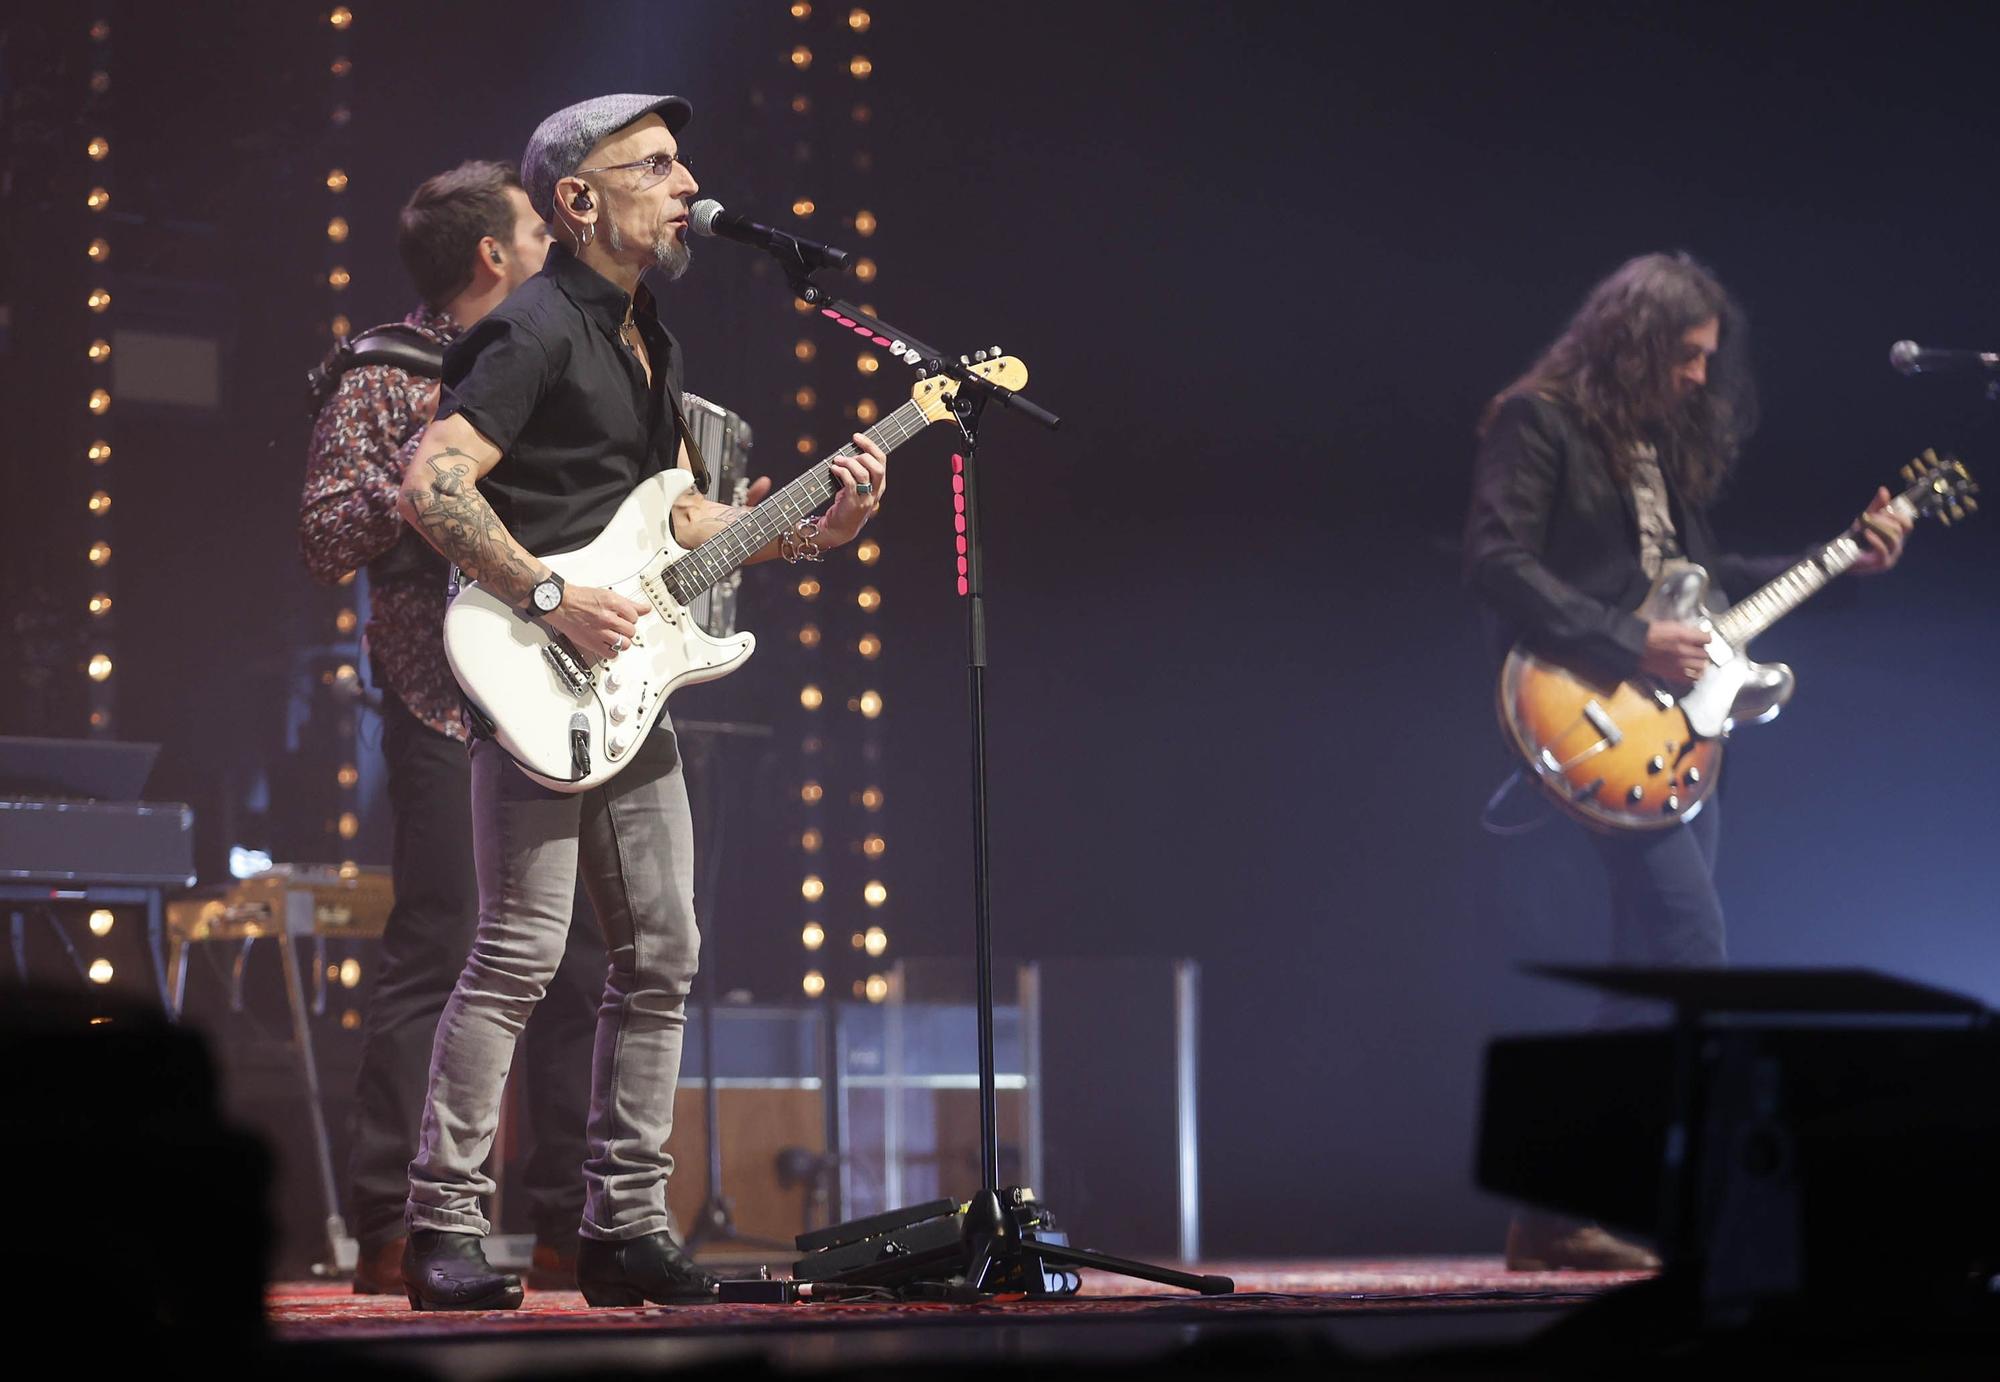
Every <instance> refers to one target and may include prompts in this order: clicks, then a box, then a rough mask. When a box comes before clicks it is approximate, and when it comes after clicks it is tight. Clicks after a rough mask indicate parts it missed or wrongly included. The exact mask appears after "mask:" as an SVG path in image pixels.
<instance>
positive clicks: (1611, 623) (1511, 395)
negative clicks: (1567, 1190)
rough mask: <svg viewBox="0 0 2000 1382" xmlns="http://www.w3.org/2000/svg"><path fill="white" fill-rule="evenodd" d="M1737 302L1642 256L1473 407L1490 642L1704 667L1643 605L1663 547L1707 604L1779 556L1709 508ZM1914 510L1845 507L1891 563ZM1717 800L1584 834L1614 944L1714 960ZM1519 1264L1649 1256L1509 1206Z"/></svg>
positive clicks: (1739, 426) (1656, 667) (1475, 538)
mask: <svg viewBox="0 0 2000 1382" xmlns="http://www.w3.org/2000/svg"><path fill="white" fill-rule="evenodd" d="M1746 346H1747V341H1746V339H1745V331H1744V319H1743V314H1742V313H1741V311H1740V310H1739V309H1738V308H1737V306H1736V304H1735V303H1734V301H1733V300H1732V299H1731V298H1730V295H1729V294H1728V293H1727V292H1726V291H1725V290H1724V289H1723V286H1722V285H1721V284H1720V283H1719V282H1717V281H1716V279H1715V277H1714V275H1713V274H1711V273H1710V272H1708V270H1706V269H1704V268H1703V267H1702V266H1701V265H1699V264H1697V263H1696V262H1695V261H1694V260H1692V259H1690V258H1689V257H1688V256H1686V255H1684V254H1648V255H1643V256H1641V257H1639V258H1636V259H1633V260H1631V261H1629V262H1627V263H1625V264H1623V265H1621V266H1620V267H1619V268H1618V269H1617V270H1616V272H1614V273H1612V274H1611V276H1610V277H1608V278H1606V279H1605V280H1604V281H1603V282H1601V283H1599V284H1598V285H1597V286H1596V287H1595V288H1593V289H1591V291H1590V294H1589V296H1587V297H1586V298H1585V299H1584V302H1583V306H1582V307H1581V308H1579V309H1578V311H1577V313H1576V315H1575V317H1574V318H1572V319H1571V321H1570V323H1569V325H1568V327H1567V328H1566V329H1565V330H1564V331H1563V333H1562V335H1560V336H1559V337H1557V338H1556V340H1555V341H1554V343H1552V344H1551V345H1550V346H1549V347H1548V348H1547V349H1546V350H1544V351H1543V352H1542V354H1541V357H1540V358H1539V359H1537V360H1536V361H1535V363H1534V364H1533V365H1532V366H1530V367H1529V369H1528V371H1527V373H1526V374H1524V375H1522V376H1521V377H1520V378H1519V379H1517V380H1515V381H1514V382H1513V383H1512V384H1510V385H1508V386H1507V387H1506V388H1505V389H1503V390H1501V391H1500V393H1499V394H1497V395H1496V396H1495V397H1494V398H1493V400H1492V402H1491V403H1490V404H1489V405H1488V407H1487V409H1486V413H1485V416H1484V418H1483V419H1482V421H1481V425H1480V440H1479V451H1478V459H1477V462H1476V464H1475V467H1474V474H1473V483H1472V503H1471V511H1470V514H1469V516H1468V518H1467V521H1466V529H1465V573H1466V578H1467V580H1468V582H1469V583H1470V584H1471V586H1472V588H1473V589H1474V590H1475V591H1476V592H1477V593H1478V595H1479V597H1480V600H1481V602H1482V603H1483V605H1484V607H1485V614H1486V615H1487V619H1488V625H1489V630H1490V632H1491V634H1492V635H1493V638H1494V643H1495V646H1496V648H1497V649H1498V651H1500V652H1502V653H1504V652H1505V651H1506V649H1507V648H1509V647H1510V646H1512V645H1513V644H1515V643H1516V642H1525V643H1526V644H1527V646H1529V647H1530V648H1532V649H1533V650H1535V651H1536V652H1537V653H1539V654H1540V655H1541V656H1543V657H1546V658H1549V659H1552V660H1554V661H1557V662H1560V663H1564V664H1566V665H1569V666H1572V667H1576V668H1578V669H1581V670H1586V671H1588V672H1589V673H1591V674H1592V675H1593V676H1597V677H1601V678H1603V679H1605V680H1607V681H1611V682H1619V681H1625V680H1628V679H1633V678H1640V677H1643V678H1648V679H1650V680H1651V681H1652V682H1655V683H1657V684H1658V685H1660V686H1662V687H1664V688H1666V689H1668V690H1669V691H1672V692H1675V693H1678V692H1681V691H1685V690H1686V689H1687V688H1688V687H1689V686H1691V685H1692V684H1693V683H1694V682H1695V680H1696V679H1697V678H1699V677H1700V675H1701V674H1702V670H1703V668H1704V667H1705V666H1706V665H1707V660H1708V653H1707V643H1708V635H1707V634H1706V633H1704V632H1703V631H1702V630H1701V629H1699V628H1698V627H1696V626H1695V625H1693V624H1688V623H1680V622H1674V621H1667V620H1658V621H1651V622H1649V621H1647V620H1645V619H1642V618H1640V617H1638V615H1636V614H1635V613H1633V611H1634V610H1636V609H1637V608H1638V607H1639V606H1640V604H1641V602H1642V600H1643V599H1644V597H1645V596H1646V594H1647V591H1648V589H1649V587H1650V585H1651V583H1652V581H1653V579H1654V578H1655V577H1656V576H1658V575H1659V574H1660V571H1661V569H1662V567H1663V565H1664V564H1665V563H1667V562H1670V561H1687V562H1692V563H1695V564H1697V565H1700V566H1703V567H1705V568H1707V570H1708V573H1709V575H1710V577H1711V580H1712V585H1711V587H1710V593H1709V601H1710V606H1711V608H1716V609H1719V608H1721V607H1722V606H1724V605H1726V603H1727V599H1728V594H1727V593H1728V592H1733V593H1735V594H1737V595H1742V594H1744V593H1747V592H1748V591H1750V590H1752V589H1754V588H1756V587H1757V586H1759V585H1762V584H1763V583H1764V582H1765V581H1767V580H1769V579H1771V578H1772V577H1774V576H1776V575H1777V574H1778V572H1779V571H1781V570H1782V569H1783V568H1784V567H1785V566H1786V565H1788V564H1789V562H1790V561H1791V558H1789V557H1774V558H1749V557H1744V556H1741V555H1739V554H1736V553H1732V552H1729V551H1726V550H1724V549H1723V548H1722V547H1721V546H1720V544H1719V543H1718V542H1717V540H1716V536H1715V533H1714V531H1713V529H1712V528H1711V527H1710V523H1709V509H1710V507H1711V505H1712V504H1713V503H1714V501H1715V499H1716V497H1717V495H1718V494H1719V492H1720V491H1721V489H1722V486H1723V482H1724V481H1725V480H1726V479H1727V478H1728V475H1729V472H1730V468H1731V467H1732V466H1733V465H1734V463H1735V461H1736V459H1737V455H1738V452H1739V451H1740V450H1741V448H1742V445H1743V443H1744V441H1745V440H1746V439H1747V438H1748V437H1749V436H1750V434H1751V432H1752V431H1753V430H1754V429H1755V427H1756V423H1757V405H1756V394H1755V390H1754V387H1753V385H1752V382H1751V377H1750V373H1749V367H1748V360H1747V351H1746ZM1909 528H1910V523H1909V520H1908V519H1907V518H1903V517H1901V516H1899V515H1898V514H1896V513H1895V512H1893V511H1891V509H1890V496H1889V492H1888V491H1887V490H1886V489H1885V490H1881V491H1879V492H1878V493H1877V494H1876V495H1875V497H1874V499H1873V500H1872V501H1871V502H1870V503H1869V505H1868V510H1867V512H1866V513H1865V514H1864V515H1863V517H1862V519H1861V520H1859V521H1858V523H1857V528H1856V531H1857V532H1858V533H1860V534H1862V535H1864V536H1865V540H1866V542H1867V544H1868V551H1867V552H1866V553H1864V555H1863V557H1862V559H1861V561H1860V562H1859V563H1858V564H1857V565H1856V567H1855V568H1854V569H1856V570H1861V571H1884V570H1887V569H1888V568H1889V567H1891V566H1893V565H1895V563H1896V560H1897V558H1898V557H1899V556H1900V555H1901V552H1902V544H1903V538H1904V536H1905V535H1906V534H1907V533H1908V531H1909ZM1720 829H1721V819H1720V812H1719V811H1718V810H1717V807H1716V803H1715V801H1714V800H1713V798H1711V799H1710V800H1709V801H1708V802H1707V804H1706V807H1705V809H1703V810H1702V811H1700V812H1698V813H1697V814H1696V815H1695V816H1694V817H1693V818H1692V819H1688V820H1686V821H1684V822H1681V823H1678V824H1675V825H1672V826H1670V827H1668V828H1666V829H1658V830H1647V831H1643V832H1626V833H1622V834H1608V833H1599V832H1591V839H1592V843H1593V845H1594V846H1595V849H1596V853H1597V856H1598V858H1599V859H1600V860H1601V861H1602V863H1603V865H1604V869H1605V873H1606V876H1607V878H1608V880H1609V883H1610V890H1611V912H1612V915H1611V953H1612V957H1613V959H1614V961H1615V962H1617V963H1620V964H1631V965H1650V966H1658V965H1719V964H1721V963H1723V960H1724V947H1723V914H1722V903H1721V900H1720V899H1719V898H1718V897H1717V895H1716V891H1715V881H1714V863H1715V854H1716V846H1717V841H1718V834H1719V831H1720ZM1508 1258H1509V1262H1510V1265H1514V1266H1518V1267H1524V1268H1528V1267H1535V1266H1544V1265H1546V1266H1576V1267H1607V1268H1618V1267H1636V1266H1644V1265H1646V1264H1647V1263H1649V1262H1650V1261H1651V1258H1650V1255H1649V1254H1645V1253H1643V1252H1642V1251H1640V1250H1639V1249H1637V1248H1636V1247H1634V1246H1633V1245H1630V1244H1625V1243H1622V1242H1620V1241H1619V1240H1617V1239H1614V1238H1612V1237H1611V1236H1610V1235H1608V1234H1605V1233H1604V1232H1603V1231H1602V1230H1601V1229H1597V1228H1595V1227H1591V1226H1576V1225H1568V1224H1561V1223H1557V1222H1554V1221H1543V1220H1540V1219H1528V1218H1526V1217H1525V1216H1524V1217H1523V1218H1520V1219H1517V1220H1516V1222H1515V1225H1514V1229H1513V1231H1511V1232H1510V1234H1509V1237H1508Z"/></svg>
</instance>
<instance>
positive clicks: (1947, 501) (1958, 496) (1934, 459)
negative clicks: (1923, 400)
mask: <svg viewBox="0 0 2000 1382" xmlns="http://www.w3.org/2000/svg"><path fill="white" fill-rule="evenodd" d="M1903 479H1904V480H1905V481H1906V482H1907V483H1908V485H1909V488H1908V489H1906V490H1904V491H1903V492H1902V494H1901V495H1899V496H1898V498H1900V499H1901V500H1902V501H1903V502H1904V503H1906V504H1908V505H1909V506H1910V507H1911V508H1912V509H1914V510H1916V515H1917V517H1919V518H1925V517H1935V518H1936V519H1937V520H1938V522H1940V523H1942V524H1944V525H1945V526H1946V527H1950V526H1951V525H1952V524H1953V523H1954V522H1957V521H1959V520H1961V519H1963V518H1964V517H1965V516H1966V515H1967V514H1973V513H1977V512H1979V502H1978V501H1977V500H1975V499H1974V498H1973V497H1972V496H1973V495H1975V494H1977V493H1979V485H1978V484H1977V482H1975V481H1974V480H1973V478H1972V475H1971V473H1970V472H1968V471H1967V470H1966V468H1965V463H1964V462H1963V461H1961V460H1959V459H1958V458H1957V457H1955V456H1946V457H1943V458H1942V459H1940V458H1939V456H1938V454H1937V453H1936V452H1935V451H1932V450H1930V449H1929V448H1928V447H1926V448H1925V450H1924V454H1923V455H1921V456H1918V457H1917V458H1916V459H1915V460H1913V461H1911V462H1910V463H1909V464H1908V465H1906V466H1904V467H1903Z"/></svg>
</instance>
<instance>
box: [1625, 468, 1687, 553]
mask: <svg viewBox="0 0 2000 1382" xmlns="http://www.w3.org/2000/svg"><path fill="white" fill-rule="evenodd" d="M1632 507H1633V509H1634V510H1635V511H1636V512H1637V514H1638V516H1639V565H1640V566H1641V567H1643V568H1645V572H1646V574H1647V575H1648V576H1653V577H1657V576H1658V575H1659V574H1660V572H1661V570H1662V569H1664V568H1665V566H1666V564H1667V563H1668V562H1670V561H1674V560H1677V559H1678V558H1679V557H1680V555H1681V539H1680V534H1679V533H1678V532H1676V531H1675V530H1674V515H1673V510H1672V509H1671V508H1669V507H1668V506H1667V480H1666V476H1664V475H1662V474H1661V473H1660V450H1659V448H1658V447H1656V446H1654V445H1653V444H1652V443H1651V442H1641V443H1640V444H1639V445H1638V446H1636V447H1634V448H1633V449H1632Z"/></svg>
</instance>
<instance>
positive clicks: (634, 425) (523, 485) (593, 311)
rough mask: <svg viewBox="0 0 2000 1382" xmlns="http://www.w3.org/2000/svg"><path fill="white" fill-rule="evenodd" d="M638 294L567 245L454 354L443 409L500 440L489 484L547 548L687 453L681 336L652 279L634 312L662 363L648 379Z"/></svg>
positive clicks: (503, 515)
mask: <svg viewBox="0 0 2000 1382" xmlns="http://www.w3.org/2000/svg"><path fill="white" fill-rule="evenodd" d="M626 305H627V299H626V296H625V292H624V290H623V289H622V288H620V287H619V286H618V285H617V284H615V283H613V282H612V281H611V280H610V279H608V278H606V277H604V276H603V275H602V274H600V273H598V272H597V271H596V270H595V269H592V268H590V267H588V266H587V265H585V264H584V263H582V262H581V261H580V260H578V259H577V258H576V257H575V256H574V255H572V254H571V253H569V251H567V250H565V249H564V248H563V247H562V246H561V245H556V246H553V247H552V248H551V249H550V250H549V258H548V263H547V264H546V265H544V266H543V268H542V271H541V272H540V273H538V274H536V275H535V276H534V277H533V278H531V279H529V280H528V281H527V282H526V283H524V284H522V285H521V286H520V287H519V288H517V289H515V290H514V292H513V293H512V294H511V295H510V296H509V297H508V298H507V300H506V301H505V302H503V303H501V304H500V306H498V307H496V308H494V309H493V311H492V312H490V313H488V314H487V315H486V316H485V317H482V318H481V319H480V320H479V321H478V322H477V323H475V324H474V325H473V326H472V328H471V329H470V330H468V331H467V332H466V333H465V334H464V335H463V336H461V337H459V339H458V340H457V341H456V342H455V343H454V344H453V345H452V347H451V348H450V349H449V350H448V351H446V352H445V359H444V384H443V388H442V391H441V394H440V397H439V401H438V416H439V417H440V418H445V417H450V416H451V415H452V414H454V413H457V414H460V415H462V416H463V417H464V418H465V420H466V421H467V422H469V423H471V424H472V425H473V427H475V428H477V429H478V431H479V434H480V435H481V436H483V437H485V438H486V439H487V440H488V441H490V442H492V443H493V444H494V445H495V446H496V447H498V448H499V449H500V451H501V458H500V462H499V464H497V465H495V466H494V467H493V469H492V470H490V471H488V472H487V474H486V477H485V478H484V479H482V480H481V481H480V482H479V492H480V493H481V494H483V495H485V496H486V501H487V502H488V503H489V504H491V505H492V506H493V511H494V513H495V514H496V515H498V517H499V519H500V521H501V522H502V523H504V524H506V525H507V531H508V532H510V533H512V534H513V535H514V539H515V541H517V542H519V543H520V544H521V545H522V546H523V547H525V548H527V550H528V551H529V552H531V553H533V554H534V555H536V556H548V555H551V554H553V553H556V552H568V551H573V550H575V549H576V548H578V547H581V546H583V545H584V544H586V543H588V542H589V541H590V540H591V539H592V538H594V537H596V536H597V534H598V533H600V532H602V531H603V529H604V525H605V524H606V523H609V522H610V521H611V516H612V514H614V513H616V512H617V511H618V506H619V504H621V503H623V502H624V500H625V496H627V495H628V494H630V493H631V492H632V489H633V487H634V486H635V485H637V484H638V483H639V482H640V481H641V480H643V479H645V478H646V477H647V476H649V475H656V474H658V473H659V472H660V471H662V470H665V469H668V468H669V467H671V466H672V465H673V464H674V463H675V459H676V457H677V456H678V454H679V442H680V438H679V435H678V431H677V428H676V426H675V423H674V413H675V409H676V408H677V407H678V406H679V404H680V400H681V352H680V343H679V342H678V341H676V340H675V339H674V338H673V336H672V335H671V334H670V333H669V332H668V331H667V329H666V328H665V327H664V326H662V325H660V319H659V315H658V312H657V311H656V309H655V307H654V303H653V298H652V294H651V293H650V292H648V291H647V290H646V288H645V286H644V285H643V284H642V285H641V286H640V288H639V291H638V293H637V295H636V298H635V299H634V300H633V301H632V310H633V316H634V319H635V320H636V321H637V322H638V325H639V333H640V335H641V336H642V337H643V338H644V340H645V342H646V351H647V354H648V356H649V357H650V358H651V360H652V363H653V384H652V387H651V388H648V387H647V384H646V372H645V370H644V368H642V367H641V365H640V364H639V359H638V357H637V356H636V355H634V354H633V353H632V350H631V348H630V347H629V346H627V345H626V344H625V342H624V340H623V339H622V338H621V337H620V335H619V330H618V328H619V326H620V324H622V323H623V322H624V320H625V309H626ZM663 389H666V390H671V391H672V394H673V402H672V403H671V404H670V403H669V402H668V401H667V398H666V395H665V394H664V393H663V392H662V390H663Z"/></svg>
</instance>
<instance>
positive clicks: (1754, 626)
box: [1714, 490, 1917, 650]
mask: <svg viewBox="0 0 2000 1382" xmlns="http://www.w3.org/2000/svg"><path fill="white" fill-rule="evenodd" d="M1914 492H1915V491H1914V490H1912V491H1909V492H1906V493H1904V494H1900V495H1898V496H1896V498H1894V499H1892V500H1891V501H1890V503H1889V507H1890V509H1891V510H1892V511H1893V512H1895V513H1897V514H1898V515H1900V516H1901V517H1904V518H1915V517H1916V515H1917V506H1916V505H1915V504H1913V503H1912V502H1911V501H1910V494H1911V493H1914ZM1862 551H1863V548H1862V546H1861V543H1860V541H1859V540H1858V539H1857V538H1855V537H1854V536H1853V535H1851V534H1848V533H1843V534H1841V535H1840V536H1839V537H1837V538H1835V539H1834V540H1833V541H1832V542H1829V543H1827V544H1826V546H1824V547H1822V548H1820V549H1819V550H1818V551H1817V552H1814V553H1813V554H1812V555H1811V556H1809V557H1807V558H1806V559H1805V560H1804V561H1801V562H1796V563H1794V564H1793V565H1792V566H1790V567H1788V568H1787V569H1786V570H1785V572H1784V574H1782V575H1780V576H1779V577H1778V578H1777V579H1776V580H1774V581H1772V582H1770V583H1769V584H1767V585H1763V586H1760V587H1758V588H1757V589H1756V590H1755V591H1753V592H1752V593H1751V594H1750V595H1749V596H1747V597H1746V598H1744V599H1743V600H1741V601H1739V602H1738V603H1736V604H1733V605H1731V606H1730V607H1729V608H1728V609H1727V610H1725V611H1723V613H1721V614H1720V615H1718V616H1716V619H1715V621H1714V622H1715V631H1716V633H1718V634H1720V635H1721V636H1722V641H1723V642H1725V643H1727V644H1729V646H1731V647H1732V648H1736V649H1739V650H1740V649H1741V648H1742V647H1743V646H1744V645H1745V644H1747V643H1748V642H1749V641H1750V640H1751V639H1753V638H1755V637H1756V636H1757V635H1758V634H1760V633H1762V632H1763V631H1764V630H1765V629H1768V628H1770V627H1771V625H1773V624H1775V623H1777V622H1778V621H1779V620H1780V619H1782V618H1784V617H1785V616H1786V615H1787V614H1790V613H1791V612H1792V611H1793V610H1795V609H1797V608H1798V607H1799V606H1800V605H1802V604H1804V603H1805V602H1806V601H1807V600H1809V599H1811V598H1812V597H1813V596H1815V595H1817V594H1819V592H1820V591H1822V590H1824V589H1826V587H1827V585H1828V584H1830V583H1831V582H1832V580H1833V579H1834V577H1836V576H1838V575H1840V574H1841V573H1843V572H1845V571H1846V570H1847V569H1848V568H1849V567H1851V566H1853V565H1854V563H1855V562H1857V561H1859V560H1860V559H1861V553H1862Z"/></svg>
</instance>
